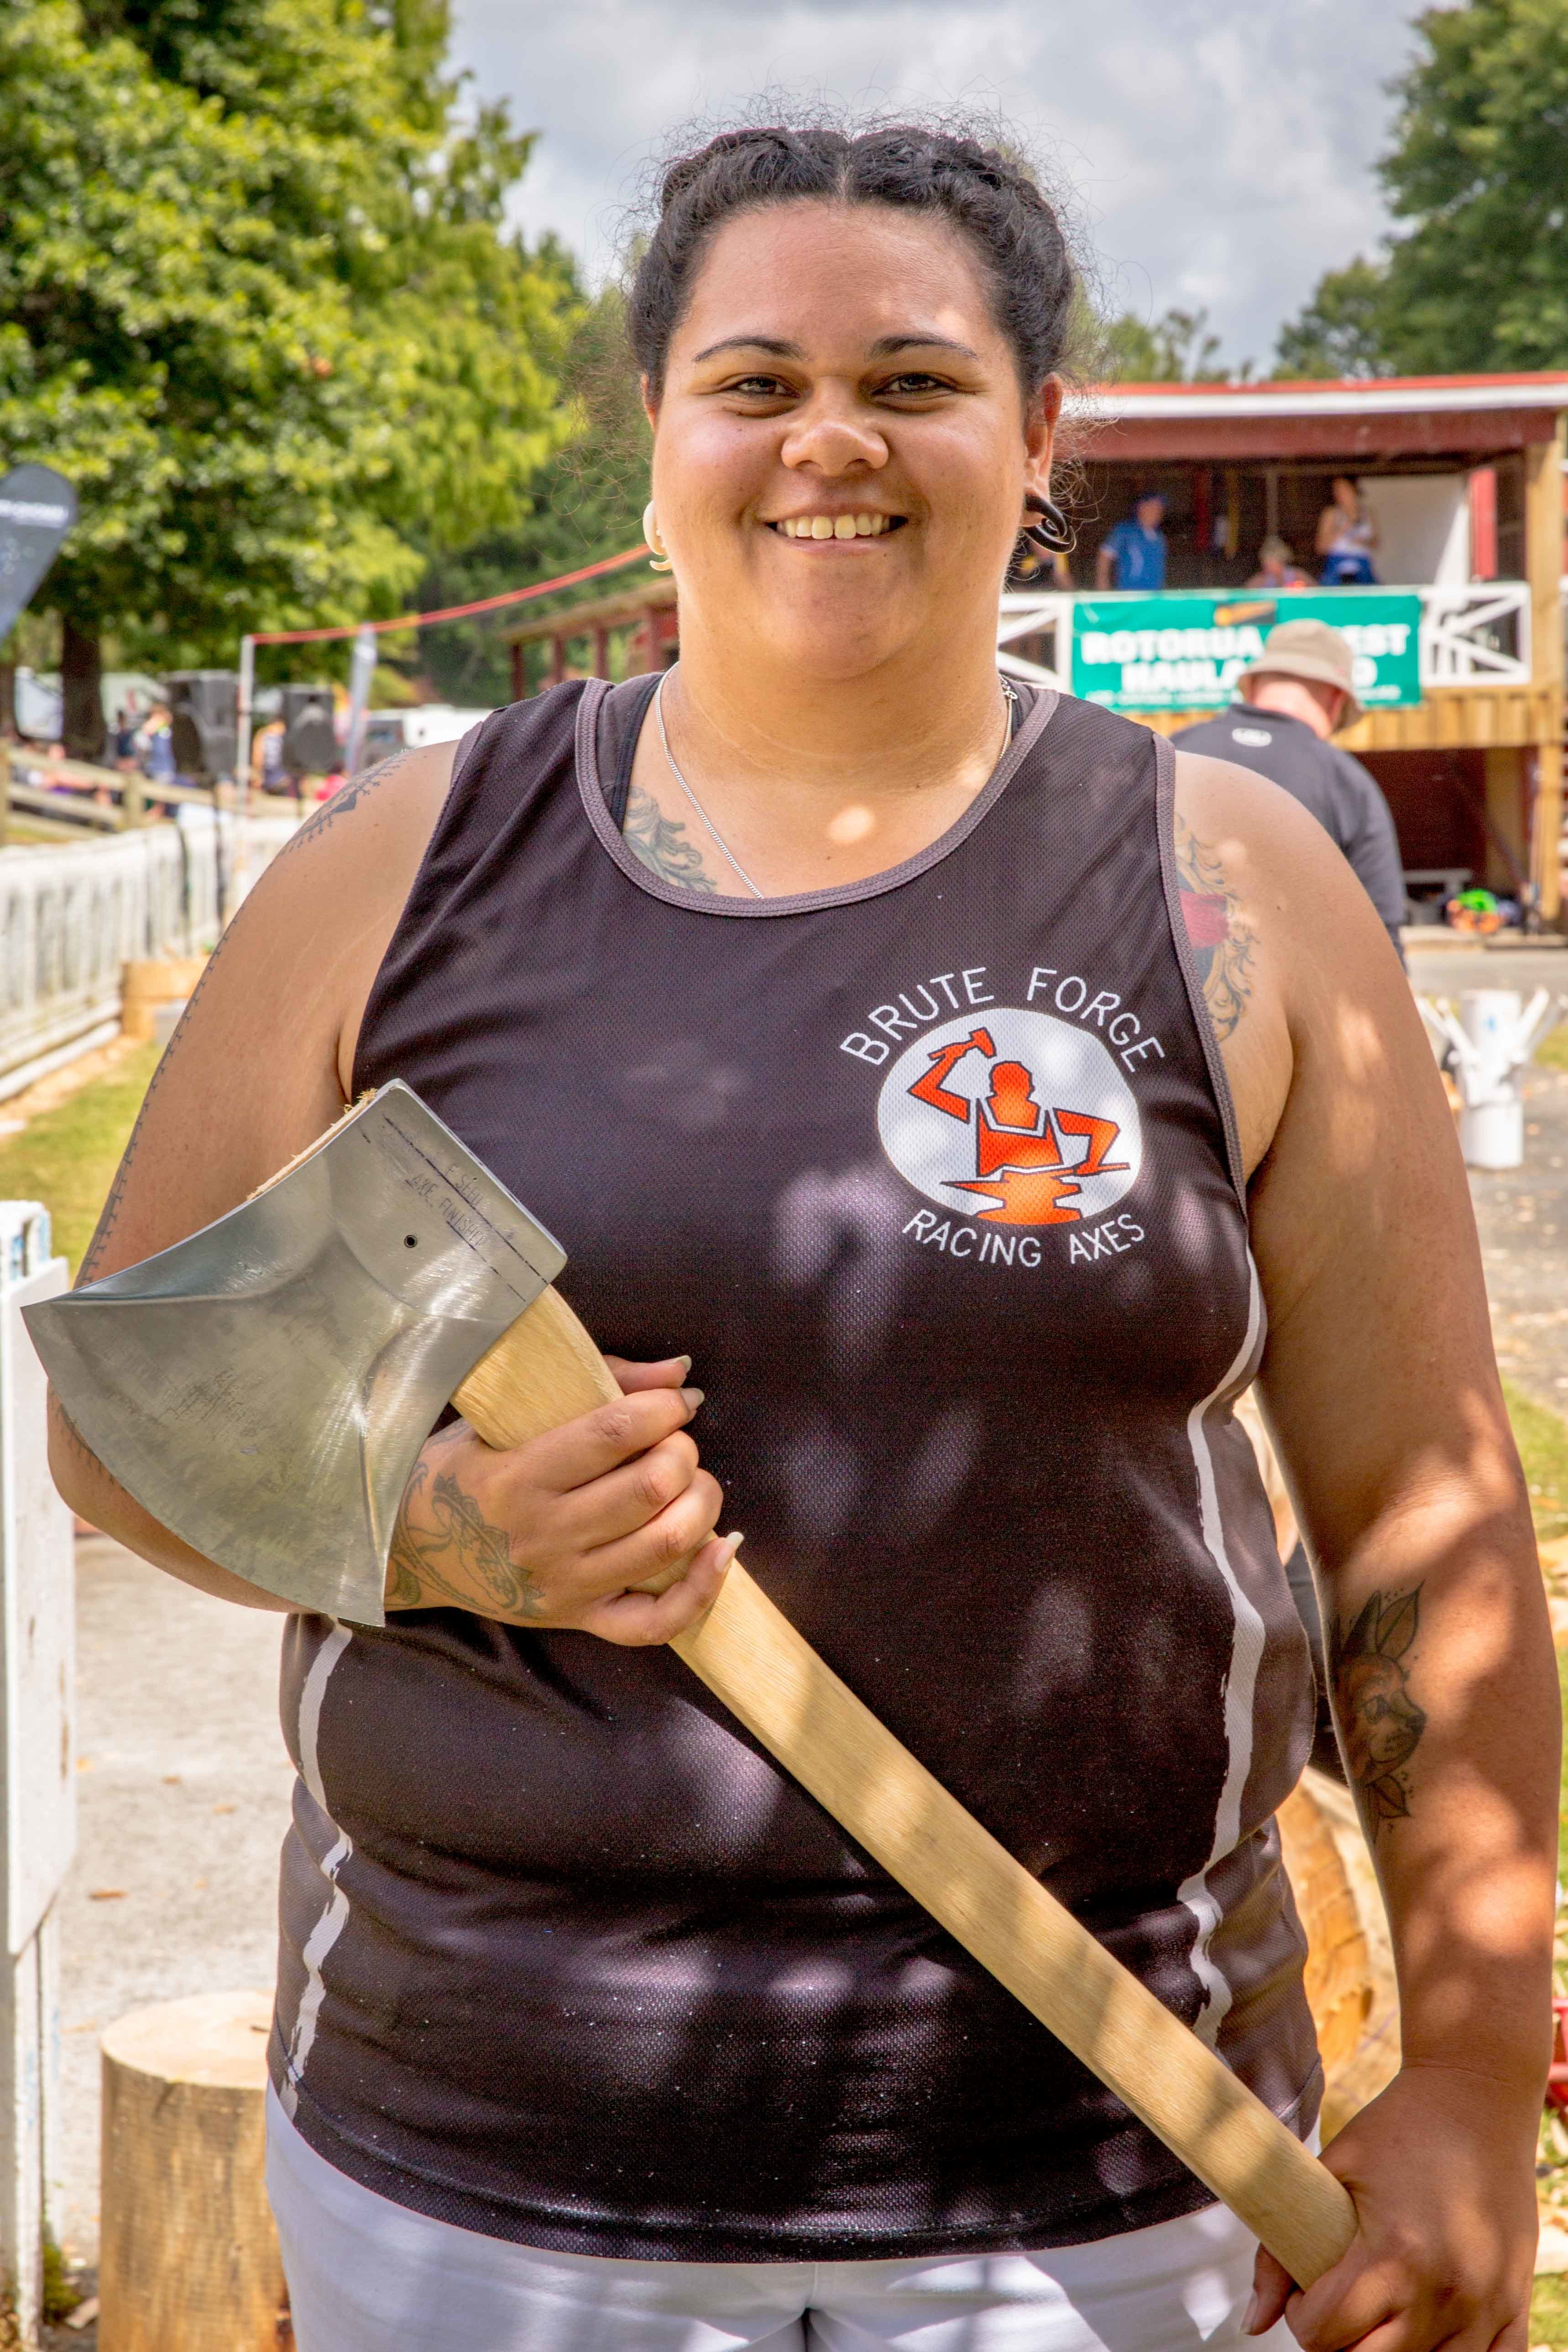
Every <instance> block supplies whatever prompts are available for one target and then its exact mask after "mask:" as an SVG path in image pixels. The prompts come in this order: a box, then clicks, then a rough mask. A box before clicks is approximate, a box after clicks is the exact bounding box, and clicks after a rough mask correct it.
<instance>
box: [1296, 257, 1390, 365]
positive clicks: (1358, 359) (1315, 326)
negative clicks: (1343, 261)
mask: <svg viewBox="0 0 1568 2352" xmlns="http://www.w3.org/2000/svg"><path fill="white" fill-rule="evenodd" d="M1384 291H1385V278H1384V270H1383V269H1382V268H1381V267H1380V266H1379V265H1378V264H1377V263H1376V262H1373V261H1367V260H1364V259H1363V258H1362V257H1361V256H1359V255H1358V256H1357V257H1356V259H1355V260H1354V261H1352V262H1350V263H1349V264H1348V265H1347V266H1346V267H1345V268H1343V269H1331V270H1328V271H1326V272H1325V274H1324V275H1323V276H1322V277H1321V278H1320V279H1319V280H1318V284H1317V289H1316V291H1315V292H1314V294H1313V296H1312V299H1311V300H1310V302H1309V303H1308V304H1307V307H1306V309H1305V310H1303V311H1302V312H1301V313H1300V317H1299V318H1296V319H1292V320H1289V322H1288V323H1287V324H1286V325H1285V326H1283V327H1281V329H1280V330H1279V347H1278V349H1277V351H1276V353H1275V365H1274V373H1275V374H1276V375H1277V376H1377V375H1388V374H1389V373H1392V370H1391V367H1390V363H1389V360H1388V356H1387V352H1386V349H1385V345H1384V321H1383V306H1384Z"/></svg>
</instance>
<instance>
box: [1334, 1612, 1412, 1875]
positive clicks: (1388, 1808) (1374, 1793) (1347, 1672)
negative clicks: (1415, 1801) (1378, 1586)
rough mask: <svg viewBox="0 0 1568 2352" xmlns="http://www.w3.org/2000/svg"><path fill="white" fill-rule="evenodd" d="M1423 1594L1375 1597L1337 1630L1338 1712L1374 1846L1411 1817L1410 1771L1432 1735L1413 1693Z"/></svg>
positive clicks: (1335, 1692)
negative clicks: (1387, 1826)
mask: <svg viewBox="0 0 1568 2352" xmlns="http://www.w3.org/2000/svg"><path fill="white" fill-rule="evenodd" d="M1420 1617H1421V1587H1420V1586H1419V1585H1418V1584H1415V1585H1412V1586H1411V1588H1410V1590H1409V1591H1408V1592H1389V1593H1384V1592H1374V1593H1373V1595H1372V1598H1371V1599H1370V1600H1369V1601H1367V1602H1366V1604H1365V1606H1364V1607H1363V1609H1362V1611H1361V1612H1360V1614H1359V1615H1358V1616H1357V1617H1356V1618H1355V1619H1354V1620H1353V1622H1352V1623H1351V1624H1349V1625H1348V1626H1342V1625H1340V1624H1337V1623H1336V1625H1335V1626H1334V1629H1333V1635H1332V1643H1331V1679H1332V1682H1333V1686H1334V1703H1335V1709H1336V1712H1337V1713H1338V1716H1339V1719H1340V1730H1341V1734H1342V1738H1343V1739H1344V1743H1345V1751H1346V1759H1347V1762H1348V1764H1349V1767H1350V1776H1351V1780H1352V1785H1353V1786H1354V1788H1355V1790H1356V1791H1357V1793H1358V1795H1359V1796H1360V1798H1361V1802H1362V1809H1363V1813H1364V1814H1365V1817H1366V1820H1367V1823H1368V1826H1369V1827H1370V1829H1371V1832H1372V1835H1373V1839H1375V1838H1376V1836H1377V1833H1378V1832H1379V1831H1380V1830H1381V1829H1382V1828H1383V1827H1384V1823H1385V1822H1397V1821H1403V1820H1404V1819H1405V1816H1406V1814H1408V1812H1409V1811H1410V1777H1409V1774H1408V1773H1407V1772H1406V1770H1405V1766H1406V1765H1407V1764H1408V1763H1409V1761H1410V1759H1411V1758H1412V1757H1413V1756H1414V1755H1415V1750H1416V1748H1418V1747H1419V1745H1420V1742H1421V1735H1422V1733H1423V1732H1424V1731H1425V1730H1426V1713H1425V1710H1424V1709H1423V1708H1421V1707H1419V1706H1417V1705H1416V1703H1415V1698H1414V1696H1412V1693H1411V1688H1410V1668H1411V1664H1412V1653H1413V1651H1414V1649H1415V1637H1416V1634H1417V1633H1418V1632H1419V1630H1420Z"/></svg>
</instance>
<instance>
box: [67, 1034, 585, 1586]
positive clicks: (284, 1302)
mask: <svg viewBox="0 0 1568 2352" xmlns="http://www.w3.org/2000/svg"><path fill="white" fill-rule="evenodd" d="M565 1262H566V1260H565V1254H564V1252H563V1250H562V1248H561V1246H560V1244H558V1243H557V1242H555V1241H554V1240H552V1237H551V1235H550V1234H548V1233H546V1232H545V1230H544V1228H543V1226H542V1225H541V1224H539V1223H536V1221H535V1220H534V1219H533V1218H532V1217H531V1216H530V1215H529V1213H528V1212H527V1210H526V1209H524V1208H522V1207H521V1206H520V1204H519V1203H518V1202H516V1201H514V1200H513V1199H512V1197H511V1194H510V1192H507V1191H506V1190H505V1188H504V1186H502V1185H500V1184H499V1183H498V1182H497V1181H496V1179H495V1178H494V1177H493V1176H492V1175H491V1174H490V1172H489V1170H488V1169H487V1168H486V1167H485V1165H484V1163H483V1162H482V1160H476V1159H475V1157H474V1155H473V1153H472V1152H471V1151H469V1150H468V1149H467V1147H466V1146H465V1145H463V1144H461V1143H459V1142H458V1139H457V1137H456V1136H455V1135H454V1134H453V1133H452V1131H451V1129H449V1128H447V1127H445V1126H443V1125H442V1123H441V1121H440V1120H439V1119H438V1118H436V1116H435V1115H434V1113H433V1112H431V1111H428V1110H426V1108H425V1105H424V1104H423V1103H422V1102H421V1101H420V1099H419V1097H418V1096H417V1095H416V1094H415V1093H414V1092H413V1091H412V1090H411V1089H410V1088H409V1087H405V1086H404V1085H403V1084H402V1082H401V1081H400V1080H397V1079H394V1080H393V1082H392V1084H391V1085H389V1086H384V1087H382V1088H381V1089H380V1091H379V1092H378V1093H376V1094H375V1095H374V1096H372V1097H371V1098H370V1099H369V1100H368V1101H367V1102H365V1103H363V1105H362V1106H361V1107H360V1108H358V1109H357V1110H354V1111H353V1112H351V1113H350V1114H349V1115H348V1116H347V1117H346V1118H342V1119H341V1120H340V1121H339V1123H338V1124H337V1126H336V1127H334V1128H332V1129H330V1130H329V1131H328V1133H327V1134H326V1135H325V1136H323V1137H322V1139H321V1142H320V1143H318V1144H316V1145H314V1146H313V1147H312V1148H311V1149H310V1150H309V1151H308V1152H306V1153H305V1154H304V1155H303V1156H302V1157H301V1158H300V1159H299V1160H296V1161H294V1163H293V1164H292V1166H290V1167H289V1168H288V1169H287V1170H285V1171H284V1173H283V1174H282V1175H281V1176H279V1177H278V1178H277V1179H276V1180H275V1181H274V1182H272V1183H271V1184H269V1185H268V1187H267V1188H266V1190H265V1191H263V1192H258V1193H257V1195H256V1196H255V1198H254V1199H253V1200H249V1201H247V1202H246V1203H245V1205H244V1207H243V1208H238V1209H234V1210H231V1211H230V1213H229V1214H228V1215H227V1216H226V1217H220V1218H219V1219H218V1221H217V1223H216V1224H211V1225H208V1226H206V1227H205V1229H204V1230H203V1231H202V1232H201V1233H199V1234H192V1235H191V1236H190V1238H189V1240H188V1241H183V1242H177V1243H176V1244H175V1245H174V1248H173V1249H167V1250H163V1251H161V1252H160V1253H159V1255H157V1256H156V1257H151V1258H148V1259H147V1260H146V1261H145V1263H144V1264H143V1265H132V1266H126V1267H124V1268H122V1269H121V1272H120V1273H118V1274H111V1275H110V1276H107V1278H106V1279H105V1280H104V1281H102V1282H94V1283H89V1284H88V1285H86V1286H84V1287H83V1288H82V1289H80V1290H75V1291H72V1292H70V1293H69V1294H68V1296H67V1297H63V1298H58V1299H51V1300H50V1301H49V1302H48V1303H47V1305H45V1306H41V1307H30V1308H27V1309H25V1310H24V1311H25V1313H26V1321H27V1328H28V1330H29V1331H30V1332H31V1334H32V1339H33V1344H34V1346H35V1347H36V1348H37V1351H38V1354H39V1355H40V1357H41V1358H42V1359H43V1362H44V1367H45V1369H46V1370H47V1373H48V1375H49V1379H50V1381H51V1382H52V1383H53V1385H54V1390H55V1393H56V1395H57V1396H58V1398H59V1401H60V1403H61V1404H62V1405H63V1406H64V1408H65V1411H66V1412H67V1413H68V1415H69V1417H70V1420H71V1422H72V1423H73V1424H74V1425H75V1427H76V1429H77V1430H78V1431H79V1433H80V1435H81V1436H82V1438H83V1439H84V1440H85V1442H86V1443H87V1444H88V1445H89V1446H90V1447H91V1449H92V1451H93V1453H94V1454H96V1455H97V1456H98V1458H99V1460H100V1462H101V1463H102V1464H103V1465H104V1467H105V1469H106V1470H108V1471H109V1472H110V1474H111V1475H113V1476H114V1477H115V1478H116V1479H118V1480H119V1482H120V1484H121V1486H123V1487H124V1488H125V1489H126V1491H127V1493H129V1494H131V1495H133V1496H135V1497H136V1500H137V1501H138V1502H139V1503H141V1504H142V1505H144V1506H145V1507H146V1508H147V1509H148V1510H149V1511H151V1512H152V1513H153V1517H155V1518H157V1519H160V1520H162V1522H163V1525H164V1526H165V1527H166V1528H171V1529H172V1530H173V1532H174V1534H175V1535H177V1536H181V1537H183V1538H184V1540H185V1542H186V1543H189V1544H194V1545H195V1549H197V1550H198V1551H200V1552H204V1553H205V1555H206V1557H207V1559H212V1560H216V1562H217V1563H218V1565H219V1566H220V1567H223V1568H226V1569H230V1570H233V1572H234V1573H235V1574H236V1575H237V1576H243V1577H245V1578H246V1579H247V1580H248V1581H249V1582H250V1583H252V1584H258V1585H260V1586H261V1587H262V1589H263V1590H264V1591H268V1592H272V1593H276V1594H277V1595H278V1596H279V1599H281V1600H285V1601H289V1602H291V1603H292V1604H293V1605H294V1606H295V1607H296V1608H299V1609H310V1610H320V1611H321V1612H325V1613H326V1614H327V1615H329V1616H334V1617H346V1618H348V1619H350V1620H351V1621H352V1622H354V1623H356V1624H362V1625H379V1624H381V1623H382V1622H384V1601H383V1595H384V1587H385V1576H386V1556H387V1550H388V1548H389V1546H390V1544H391V1541H392V1532H393V1528H394V1526H395V1522H396V1517H397V1507H398V1505H399V1503H400V1502H401V1500H402V1498H403V1490H404V1488H405V1486H406V1485H407V1483H408V1478H409V1475H410V1473H411V1472H412V1470H413V1468H414V1465H415V1462H416V1459H417V1458H418V1454H419V1449H420V1447H421V1446H422V1445H423V1444H424V1443H425V1440H426V1437H427V1436H428V1435H429V1433H430V1431H431V1429H432V1428H433V1426H434V1425H435V1423H436V1421H437V1417H438V1415H439V1414H440V1412H441V1410H442V1408H443V1406H445V1405H446V1404H447V1402H448V1400H449V1399H450V1397H451V1394H452V1391H453V1390H454V1389H456V1388H457V1387H458V1386H459V1385H460V1384H461V1382H462V1381H463V1380H464V1379H465V1378H466V1377H467V1375H468V1373H469V1372H470V1371H471V1370H473V1367H474V1366H475V1364H476V1363H478V1361H479V1358H480V1357H481V1356H482V1355H483V1354H484V1353H485V1352H486V1350H487V1349H489V1347H490V1346H491V1345H492V1343H493V1342H494V1341H495V1340H497V1339H500V1335H501V1333H502V1332H503V1331H505V1330H506V1329H507V1328H508V1327H509V1326H510V1324H512V1323H513V1322H515V1321H516V1319H517V1318H518V1317H519V1316H520V1315H521V1313H522V1312H523V1310H524V1309H525V1308H526V1307H531V1306H532V1304H533V1302H534V1300H535V1299H536V1298H537V1297H539V1295H540V1293H541V1292H542V1290H543V1289H544V1288H545V1286H546V1285H547V1284H549V1283H551V1282H552V1281H553V1280H554V1278H555V1276H556V1275H558V1274H559V1273H560V1271H561V1268H562V1267H563V1265H564V1264H565Z"/></svg>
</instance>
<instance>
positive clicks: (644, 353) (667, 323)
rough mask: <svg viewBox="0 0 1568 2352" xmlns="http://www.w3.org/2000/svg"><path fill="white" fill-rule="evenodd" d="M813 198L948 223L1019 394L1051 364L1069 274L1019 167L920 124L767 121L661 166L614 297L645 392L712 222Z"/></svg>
mask: <svg viewBox="0 0 1568 2352" xmlns="http://www.w3.org/2000/svg"><path fill="white" fill-rule="evenodd" d="M813 196H815V197H817V198H825V199H826V200H827V201H828V202H830V203H834V204H843V205H897V206H898V207H900V209H901V210H903V211H906V212H921V213H931V214H933V215H938V216H940V217H941V218H942V219H944V220H947V221H951V222H952V226H954V227H955V228H956V229H959V230H960V231H962V233H963V236H965V237H966V238H967V239H968V241H969V243H970V245H971V247H973V252H974V255H975V257H976V259H977V260H978V261H979V262H980V264H981V267H982V268H983V270H984V275H985V278H986V282H987V284H988V286H989V288H990V290H991V298H992V304H993V309H994V317H995V320H996V324H997V326H998V328H999V329H1000V330H1001V331H1002V333H1003V334H1004V335H1005V337H1006V339H1007V341H1008V343H1009V344H1010V345H1011V347H1012V351H1013V355H1014V359H1015V361H1016V365H1017V370H1018V378H1019V382H1020V383H1021V384H1022V385H1023V388H1024V392H1025V395H1026V397H1027V396H1028V395H1029V394H1033V393H1034V392H1035V391H1036V390H1037V387H1038V385H1039V384H1040V383H1041V382H1042V381H1043V379H1044V378H1045V377H1046V376H1047V375H1049V374H1051V373H1053V371H1054V370H1056V369H1058V368H1059V367H1060V366H1061V365H1062V363H1063V361H1064V360H1065V359H1066V357H1067V355H1068V338H1069V333H1070V330H1071V323H1072V318H1073V309H1074V305H1073V295H1074V292H1075V289H1076V286H1077V278H1076V275H1075V272H1074V269H1073V265H1072V259H1071V257H1070V255H1069V253H1068V244H1067V239H1066V237H1065V236H1064V235H1063V233H1062V227H1061V224H1060V222H1059V220H1058V217H1057V213H1056V210H1055V208H1054V207H1053V206H1052V205H1051V204H1050V203H1049V202H1048V200H1047V197H1046V196H1045V194H1043V193H1042V191H1041V189H1040V187H1039V185H1038V184H1037V182H1036V180H1035V179H1034V178H1033V176H1032V175H1031V173H1029V172H1028V170H1027V169H1026V167H1025V166H1024V165H1023V164H1021V163H1016V162H1015V161H1014V160H1013V159H1012V158H1011V157H1010V156H1008V155H1007V154H1005V152H1003V151H1002V150H1001V149H1000V148H998V147H994V146H987V145H985V144H984V142H982V141H981V140H979V139H976V138H972V137H969V136H966V135H964V134H963V133H962V132H957V131H944V130H941V129H935V128H928V127H926V126H924V125H921V124H920V123H886V124H879V125H876V126H873V127H871V128H869V129H865V130H860V131H852V130H841V129H838V128H836V127H828V126H824V125H814V126H808V127H806V128H803V129H800V130H791V129H788V128H786V127H784V126H782V125H773V126H769V127H767V128H763V129H758V130H750V131H748V130H740V131H721V133H720V135H719V136H718V137H717V138H716V139H710V140H709V142H708V143H707V145H706V146H704V147H701V148H699V149H698V150H696V152H693V153H691V154H689V155H683V156H681V157H680V158H679V161H678V162H677V163H672V164H671V165H669V167H668V169H667V171H666V172H665V174H664V178H663V181H662V183H661V185H660V189H659V212H658V225H657V226H656V227H655V229H654V231H653V234H652V236H650V238H649V239H648V242H647V247H645V249H644V252H643V255H642V258H641V261H640V263H639V265H638V267H637V274H636V277H635V278H634V279H633V282H632V287H631V291H630V296H629V299H628V304H627V310H628V319H627V324H628V327H629V330H630V334H631V341H632V350H633V352H634V353H635V354H636V357H637V365H638V366H639V368H640V369H641V370H642V372H643V373H644V374H645V375H646V376H647V381H648V386H649V389H650V391H651V393H652V394H653V396H654V398H655V399H656V400H657V399H658V397H659V395H660V394H661V393H662V392H663V390H664V374H665V366H666V362H667V361H668V355H669V345H670V340H671V338H672V336H673V335H674V334H675V331H676V330H677V328H678V327H679V324H680V321H681V320H682V318H683V317H684V316H685V313H686V310H687V306H688V304H689V301H690V299H691V292H692V288H693V286H694V284H695V282H696V278H697V275H698V272H699V271H700V268H701V266H702V262H703V260H704V257H705V256H706V253H707V249H708V247H709V245H710V243H711V241H712V239H713V236H714V235H715V233H716V232H717V230H718V229H719V228H720V227H721V225H722V224H723V223H724V222H725V221H727V220H729V219H730V218H731V216H732V215H735V214H737V213H742V212H752V211H756V210H757V209H759V208H760V207H762V206H763V205H782V204H789V203H792V202H794V201H795V200H796V199H797V198H800V197H813Z"/></svg>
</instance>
